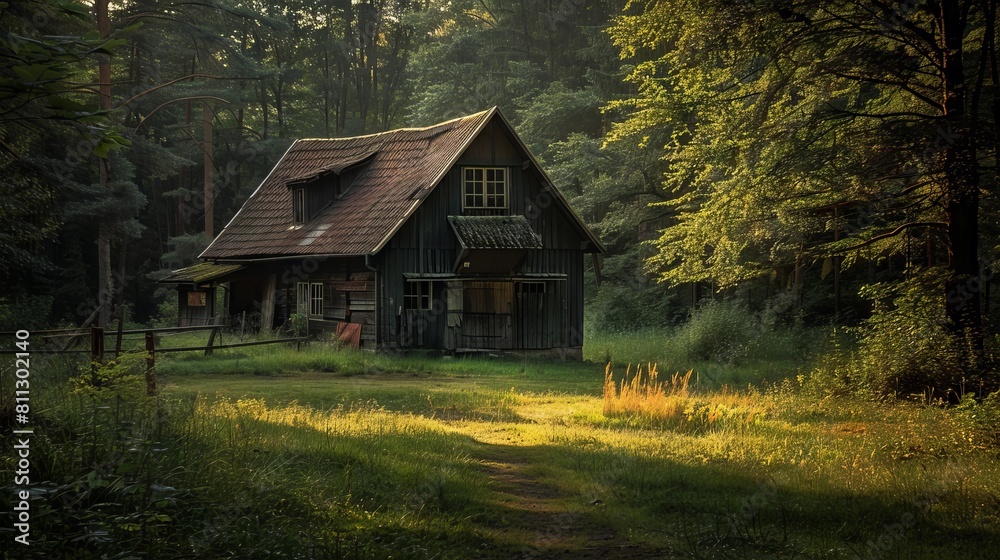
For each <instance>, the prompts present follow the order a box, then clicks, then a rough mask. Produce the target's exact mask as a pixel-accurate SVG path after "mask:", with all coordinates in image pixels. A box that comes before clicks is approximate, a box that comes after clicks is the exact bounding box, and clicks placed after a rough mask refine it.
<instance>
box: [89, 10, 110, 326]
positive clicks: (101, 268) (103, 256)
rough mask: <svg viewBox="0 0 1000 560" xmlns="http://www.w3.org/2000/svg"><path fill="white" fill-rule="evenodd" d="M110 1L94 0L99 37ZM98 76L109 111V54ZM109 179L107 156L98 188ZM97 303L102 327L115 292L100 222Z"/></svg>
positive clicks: (106, 233)
mask: <svg viewBox="0 0 1000 560" xmlns="http://www.w3.org/2000/svg"><path fill="white" fill-rule="evenodd" d="M108 2H109V0H96V1H95V2H94V11H95V15H96V17H97V32H98V33H99V34H100V37H101V39H107V38H109V37H110V36H111V18H110V17H109V14H108ZM98 61H99V62H98V78H99V80H100V87H99V97H100V101H101V110H104V111H110V110H111V58H110V55H106V54H101V55H99V56H98ZM110 179H111V166H110V163H109V162H108V160H107V159H104V158H102V159H101V160H100V182H101V183H100V184H101V190H102V191H107V190H108V188H109V183H110ZM97 283H98V286H97V303H98V305H99V306H100V313H98V316H97V324H98V326H100V327H104V326H106V325H107V324H108V321H109V320H110V318H111V307H112V305H111V302H112V298H114V293H115V281H114V276H113V275H112V274H111V232H110V228H109V227H108V224H106V223H104V222H103V221H102V222H101V224H100V225H99V226H98V234H97Z"/></svg>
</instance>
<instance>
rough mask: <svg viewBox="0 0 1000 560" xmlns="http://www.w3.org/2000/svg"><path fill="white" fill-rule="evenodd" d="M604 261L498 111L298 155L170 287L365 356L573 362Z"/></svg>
mask: <svg viewBox="0 0 1000 560" xmlns="http://www.w3.org/2000/svg"><path fill="white" fill-rule="evenodd" d="M601 251H603V248H602V246H601V244H600V242H599V241H598V239H597V238H596V237H595V236H594V234H593V233H592V232H590V231H589V230H588V228H587V227H586V226H585V225H584V223H583V221H582V220H581V219H580V217H579V216H577V214H576V213H575V212H574V211H573V209H572V208H571V207H570V205H569V204H568V203H567V201H566V199H565V198H564V197H563V195H562V194H560V193H559V191H558V190H557V189H556V188H555V187H554V186H553V184H552V181H551V180H550V179H549V178H548V177H547V176H546V174H545V172H544V171H542V169H541V168H540V167H539V165H538V162H537V161H536V160H535V158H534V157H533V156H532V155H531V153H529V151H528V149H527V148H526V147H525V145H524V143H523V142H521V140H520V139H519V138H518V136H517V134H516V133H515V132H514V130H513V129H512V128H511V126H510V124H509V123H508V122H507V120H506V119H505V118H504V117H503V115H501V114H500V112H499V111H498V110H497V109H496V108H493V109H490V110H487V111H484V112H481V113H477V114H474V115H470V116H467V117H462V118H458V119H454V120H450V121H447V122H444V123H440V124H437V125H434V126H430V127H426V128H417V129H400V130H392V131H388V132H383V133H379V134H372V135H367V136H359V137H354V138H336V139H305V140H298V141H296V142H295V143H294V144H292V146H291V147H290V148H289V149H288V151H287V152H286V153H285V155H284V156H283V157H282V158H281V160H280V161H279V162H278V163H277V165H275V167H274V169H273V170H272V171H271V173H270V174H269V175H268V176H267V178H265V179H264V182H263V183H262V184H261V185H260V187H258V189H257V190H256V192H254V193H253V194H252V195H251V196H250V198H249V199H248V200H247V201H246V203H244V205H243V207H242V208H241V209H240V210H239V212H238V213H237V214H236V215H235V216H234V217H233V219H232V220H231V221H230V222H229V224H228V225H227V226H226V227H225V229H223V231H222V232H221V233H220V234H219V235H218V237H216V238H215V240H214V241H213V242H212V244H211V245H210V246H209V247H208V248H207V249H206V250H205V251H204V252H203V253H202V254H201V259H203V261H204V262H203V263H200V264H198V265H195V267H189V268H188V269H182V270H179V271H175V273H174V274H173V275H172V277H171V278H168V279H167V280H166V281H168V282H175V283H177V284H178V285H179V286H183V288H184V293H185V294H190V293H195V292H199V291H203V290H210V289H212V288H214V287H216V286H218V285H220V284H226V285H227V288H228V289H227V290H226V291H225V295H224V298H223V299H224V301H223V302H222V304H221V307H224V308H225V309H226V310H227V311H228V314H229V315H230V316H231V317H232V316H240V315H241V314H242V313H250V314H253V313H260V316H261V321H262V324H263V325H264V326H266V327H272V328H273V327H276V326H279V325H281V324H283V323H284V322H285V321H287V320H289V319H290V318H291V317H292V315H293V314H295V313H298V314H300V317H301V316H307V317H308V326H309V329H310V331H312V332H315V331H316V330H317V329H324V330H330V331H336V330H338V329H339V331H340V332H346V333H352V332H353V333H354V334H355V338H356V339H357V335H360V342H361V345H362V346H364V347H367V348H374V347H380V348H381V347H384V348H401V349H407V348H425V349H439V350H448V351H454V352H467V351H505V350H532V351H535V350H537V351H546V352H550V353H555V354H557V355H562V356H567V357H577V358H579V357H580V355H581V347H582V338H583V337H582V333H583V274H584V256H585V254H587V253H594V252H601ZM192 269H195V270H193V271H192ZM187 297H189V296H186V295H185V296H183V297H182V298H181V299H182V304H183V303H188V302H187V300H186V299H185V298H187ZM212 301H213V305H214V304H215V303H214V298H212ZM196 303H198V302H196ZM189 315H190V313H189Z"/></svg>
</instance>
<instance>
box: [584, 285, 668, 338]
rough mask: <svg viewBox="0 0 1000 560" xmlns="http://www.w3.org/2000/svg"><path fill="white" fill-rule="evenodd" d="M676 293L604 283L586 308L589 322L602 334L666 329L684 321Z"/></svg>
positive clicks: (660, 288)
mask: <svg viewBox="0 0 1000 560" xmlns="http://www.w3.org/2000/svg"><path fill="white" fill-rule="evenodd" d="M683 314H684V311H683V307H682V306H680V305H679V304H678V303H677V296H676V293H675V292H673V291H670V290H668V289H667V287H666V286H665V285H655V286H651V287H643V286H641V285H634V286H629V285H624V284H616V283H613V282H605V283H604V284H602V285H601V288H600V290H599V291H598V293H597V296H596V297H595V298H594V300H593V301H592V302H590V303H589V304H588V305H587V315H588V319H589V321H590V323H591V325H592V326H593V328H594V329H595V330H597V331H599V332H625V331H634V330H637V329H643V328H648V327H665V326H668V325H671V324H676V323H677V322H679V321H680V320H681V319H683Z"/></svg>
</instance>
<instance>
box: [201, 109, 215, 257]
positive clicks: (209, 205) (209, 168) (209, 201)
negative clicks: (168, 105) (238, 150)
mask: <svg viewBox="0 0 1000 560" xmlns="http://www.w3.org/2000/svg"><path fill="white" fill-rule="evenodd" d="M201 121H202V128H203V130H204V136H205V142H204V144H205V148H204V150H205V235H207V236H208V238H209V239H212V238H213V237H214V236H215V235H214V233H213V231H212V229H213V227H214V223H213V219H212V218H213V214H214V213H215V192H214V191H213V188H212V175H213V174H214V171H215V169H214V167H215V166H214V165H213V162H212V108H211V107H210V106H209V104H208V101H205V106H204V107H203V109H202V118H201Z"/></svg>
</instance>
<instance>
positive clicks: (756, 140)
mask: <svg viewBox="0 0 1000 560" xmlns="http://www.w3.org/2000/svg"><path fill="white" fill-rule="evenodd" d="M994 4H995V2H993V1H989V2H983V1H979V0H968V1H959V0H941V1H934V2H925V3H922V4H919V6H918V5H917V4H915V3H902V4H895V3H886V2H880V1H872V0H856V1H852V0H833V1H829V0H826V1H821V0H806V1H797V2H777V3H776V2H773V1H765V0H760V1H750V2H740V3H730V2H722V1H708V2H703V1H699V2H693V1H688V0H650V1H648V2H633V3H631V6H630V9H631V11H630V12H629V13H628V14H626V15H624V16H622V17H620V18H619V19H618V21H617V24H616V26H615V27H613V28H612V31H611V33H612V36H613V38H614V40H615V42H616V44H617V45H619V46H620V47H621V49H622V53H623V57H624V58H626V59H629V62H634V63H635V67H634V68H635V69H634V71H633V72H632V73H631V74H630V76H629V80H630V81H632V82H633V83H634V84H635V85H636V87H637V88H638V94H637V95H635V96H633V97H632V98H631V99H629V100H626V101H622V102H618V103H616V104H614V106H615V107H617V108H619V109H622V110H626V111H628V112H629V117H628V118H627V119H626V120H624V121H623V122H621V123H619V124H618V125H617V126H616V128H615V132H614V134H613V135H612V140H614V139H616V138H625V137H643V136H646V135H647V134H646V132H647V131H649V130H652V129H660V128H664V127H666V128H668V129H669V130H672V131H673V137H672V140H671V141H670V142H669V143H667V144H666V145H665V146H664V153H665V156H664V158H665V163H666V165H667V174H666V179H665V186H666V187H667V189H668V190H669V191H671V192H672V193H673V196H674V199H673V200H672V201H670V202H669V203H667V205H668V207H670V208H671V209H673V211H674V213H675V214H676V218H677V224H676V225H674V226H672V227H669V228H667V229H666V230H665V231H664V233H663V236H662V237H661V238H660V239H659V240H658V242H657V244H658V249H659V251H658V254H657V255H656V256H655V257H654V258H652V259H651V260H650V266H651V267H652V268H654V269H655V270H657V271H659V273H660V274H661V275H662V277H663V278H664V279H667V280H672V281H683V280H701V279H709V278H711V279H714V280H716V281H718V282H720V283H721V284H723V285H733V284H735V283H738V282H740V281H742V280H745V279H748V278H752V277H754V276H757V275H761V274H764V273H767V272H769V271H770V270H771V269H773V267H774V266H776V265H782V264H787V263H794V266H795V269H796V271H799V270H800V269H801V266H802V263H803V262H804V261H806V260H810V259H816V258H825V257H828V256H831V255H842V256H843V257H844V263H845V266H849V265H850V264H851V263H852V262H854V260H856V259H858V258H860V257H861V256H862V255H869V256H871V257H873V258H888V257H890V256H892V255H896V254H901V253H902V252H903V251H904V250H905V249H904V248H906V247H909V243H908V240H909V239H911V238H912V237H918V238H923V239H926V240H927V243H926V245H925V246H926V247H928V249H927V250H928V251H929V252H930V253H931V255H930V258H931V259H933V258H934V253H935V252H936V249H935V247H937V246H940V247H942V248H943V249H944V250H945V251H946V255H947V267H948V270H949V271H950V275H949V279H948V282H947V283H946V284H947V286H946V288H945V292H946V293H944V294H941V297H942V302H943V305H944V306H946V309H947V315H948V317H949V318H950V321H951V325H952V327H953V329H954V331H955V332H956V333H957V334H961V335H962V336H963V337H967V339H968V340H971V341H972V344H971V345H966V348H967V350H968V352H967V359H966V364H967V365H968V367H970V368H974V367H975V366H976V364H977V363H978V362H979V354H980V352H981V348H982V331H981V314H980V295H979V291H978V290H967V289H962V286H965V285H966V284H968V283H969V282H970V281H971V280H972V279H974V278H976V277H977V276H978V274H979V268H980V267H979V258H980V255H979V232H978V222H979V210H980V192H981V189H983V188H984V187H986V188H992V186H993V185H994V184H995V180H996V177H995V172H994V171H990V172H989V176H984V175H983V171H984V169H983V168H982V167H981V165H980V161H982V160H984V159H989V158H995V157H996V153H995V150H996V148H995V146H992V145H990V143H989V142H984V139H985V138H992V137H993V135H994V134H995V133H996V122H994V121H993V120H992V117H991V116H990V115H989V114H987V112H986V111H983V110H982V109H975V110H974V109H973V106H974V104H972V103H971V97H972V95H982V96H983V97H985V96H987V95H988V92H987V91H986V89H985V88H972V85H973V84H976V83H978V82H979V81H981V76H982V73H983V72H984V71H985V65H984V64H978V63H979V62H980V60H981V59H980V57H982V56H983V53H982V52H981V51H980V49H979V47H980V46H981V45H982V44H983V38H984V33H985V31H986V30H987V29H989V28H990V27H991V26H993V25H995V22H994V21H989V18H990V16H989V13H990V12H989V9H990V8H989V6H993V5H994ZM970 89H975V94H973V93H972V92H971V91H970ZM685 123H690V125H686V124H685ZM975 130H979V131H985V130H989V131H991V132H990V134H977V135H973V131H975Z"/></svg>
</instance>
